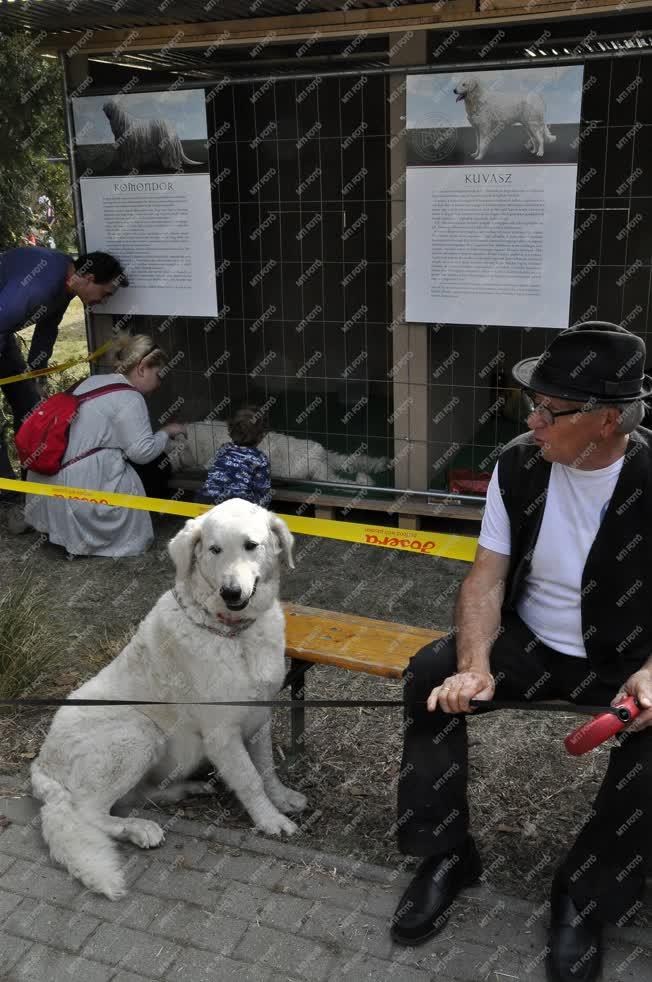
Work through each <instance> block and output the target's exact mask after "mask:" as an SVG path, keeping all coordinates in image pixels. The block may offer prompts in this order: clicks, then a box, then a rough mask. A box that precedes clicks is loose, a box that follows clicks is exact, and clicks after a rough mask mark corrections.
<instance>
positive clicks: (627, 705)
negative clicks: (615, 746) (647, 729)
mask: <svg viewBox="0 0 652 982" xmlns="http://www.w3.org/2000/svg"><path fill="white" fill-rule="evenodd" d="M613 709H614V712H611V713H600V715H599V716H594V717H593V719H591V720H589V722H588V723H583V724H582V726H579V727H578V728H577V729H576V730H573V732H572V733H569V734H568V736H567V737H566V739H565V740H564V745H565V747H566V750H567V751H568V753H569V754H572V756H573V757H580V756H581V755H582V754H585V753H588V751H589V750H593V749H594V748H595V747H598V746H599V745H600V744H601V743H604V741H605V740H608V739H609V737H612V736H615V734H616V733H620V731H621V730H623V729H624V728H625V727H626V726H627V725H628V724H629V723H631V722H632V720H634V719H636V717H637V716H638V714H639V713H640V711H641V709H640V707H639V705H638V703H637V702H636V699H635V698H634V696H627V698H626V699H623V701H622V702H619V703H618V705H617V706H614V707H613Z"/></svg>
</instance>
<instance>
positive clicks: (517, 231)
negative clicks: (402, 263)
mask: <svg viewBox="0 0 652 982" xmlns="http://www.w3.org/2000/svg"><path fill="white" fill-rule="evenodd" d="M583 71H584V69H583V66H570V67H553V68H529V69H505V70H501V71H484V72H468V73H465V74H463V75H460V74H453V73H450V74H449V73H446V74H436V75H412V76H408V79H407V175H406V215H407V222H406V314H405V316H406V320H407V321H416V322H429V323H432V322H436V323H450V324H496V325H505V326H514V327H550V328H563V327H567V326H568V319H569V308H570V290H571V266H572V255H573V229H574V218H575V215H574V213H575V194H576V184H577V158H578V148H579V142H580V141H579V125H580V106H581V99H582V79H583Z"/></svg>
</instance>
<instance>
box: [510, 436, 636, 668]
mask: <svg viewBox="0 0 652 982" xmlns="http://www.w3.org/2000/svg"><path fill="white" fill-rule="evenodd" d="M550 470H551V465H550V464H549V463H547V462H546V461H545V460H544V459H543V457H542V455H541V451H540V449H539V448H538V447H537V445H536V444H535V443H534V441H533V438H532V434H531V433H525V434H523V435H521V436H519V437H517V438H516V439H515V440H512V442H511V443H508V444H507V446H506V447H505V449H504V450H503V452H502V453H501V455H500V457H499V460H498V483H499V485H500V490H501V494H502V496H503V502H504V504H505V509H506V511H507V515H508V517H509V524H510V530H511V555H510V564H509V572H508V574H507V582H506V585H505V599H504V603H503V608H504V609H506V610H514V609H515V607H516V604H517V601H518V599H519V597H520V595H521V592H522V590H523V586H524V581H525V577H526V576H527V574H528V572H529V570H530V565H531V560H532V553H533V552H534V547H535V545H536V542H537V538H538V535H539V529H540V527H541V520H542V518H543V510H544V508H545V504H546V495H547V492H548V482H549V481H550ZM651 484H652V431H650V430H647V429H644V428H643V427H641V426H639V427H638V428H637V429H636V430H635V431H634V432H633V433H631V434H630V438H629V442H628V445H627V451H626V453H625V459H624V461H623V467H622V470H621V472H620V475H619V477H618V481H617V483H616V486H615V488H614V492H613V495H612V497H611V501H610V502H609V506H608V508H607V511H606V512H605V515H604V518H603V520H602V524H601V525H600V528H599V530H598V533H597V535H596V537H595V539H594V540H593V545H592V546H591V549H590V550H589V554H588V556H587V558H586V563H585V565H584V571H583V573H582V591H581V606H582V633H583V635H584V646H585V648H586V653H587V656H588V659H589V661H590V663H591V667H592V668H593V670H594V671H595V672H596V674H597V675H598V677H599V678H601V679H602V680H603V681H605V682H607V683H609V684H614V685H618V684H619V683H620V682H621V681H622V680H623V679H625V678H627V677H628V676H629V675H631V674H633V672H635V671H636V670H637V669H639V668H641V667H642V665H643V663H644V662H645V661H646V660H647V659H648V658H649V657H650V656H651V655H652V486H651ZM563 562H564V547H563V544H560V552H559V565H560V567H561V566H562V564H563Z"/></svg>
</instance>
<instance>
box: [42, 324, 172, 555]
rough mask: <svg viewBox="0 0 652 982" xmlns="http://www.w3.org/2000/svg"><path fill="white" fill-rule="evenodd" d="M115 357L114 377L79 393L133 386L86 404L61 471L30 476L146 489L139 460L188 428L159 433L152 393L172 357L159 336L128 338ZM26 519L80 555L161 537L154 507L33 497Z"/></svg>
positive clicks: (133, 551)
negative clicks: (148, 509)
mask: <svg viewBox="0 0 652 982" xmlns="http://www.w3.org/2000/svg"><path fill="white" fill-rule="evenodd" d="M113 361H114V373H113V374H111V375H93V376H91V377H90V378H87V379H84V380H83V381H82V382H80V383H79V385H77V387H76V388H75V390H74V392H75V395H83V394H84V393H87V392H91V391H92V390H93V389H98V388H101V387H102V386H105V385H113V384H120V383H121V384H122V385H126V386H127V388H125V389H120V390H118V391H114V392H110V393H106V394H102V395H98V396H97V397H96V398H95V399H89V400H88V401H85V402H82V403H81V404H80V406H79V410H78V413H77V416H76V417H75V419H74V421H73V423H72V425H71V427H70V438H69V441H68V447H67V449H66V453H65V456H64V459H63V464H62V467H61V470H60V471H59V472H58V473H57V474H52V475H50V476H49V477H46V476H44V475H43V474H35V473H33V472H32V471H28V474H27V480H28V481H40V482H44V483H51V484H65V485H67V486H68V487H73V488H91V489H97V490H98V491H111V492H117V493H121V494H138V495H143V494H144V493H145V491H144V488H143V484H142V481H141V480H140V478H139V476H138V474H137V473H136V471H135V470H134V468H133V467H132V464H146V463H148V462H149V461H151V460H154V459H155V458H156V457H158V456H159V455H160V454H162V453H164V452H165V451H166V449H167V446H168V440H169V438H170V437H171V436H175V435H177V434H178V433H184V432H185V426H183V425H181V424H180V423H168V424H167V425H166V426H164V427H163V428H162V429H160V430H158V432H156V433H153V432H152V428H151V426H150V422H149V414H148V412H147V405H146V403H145V397H146V396H147V395H149V394H150V393H151V392H154V391H155V390H156V389H158V387H159V385H160V384H161V379H160V377H159V368H160V367H161V366H162V365H164V364H165V363H166V361H167V358H166V355H165V353H164V352H163V351H162V350H161V348H159V347H157V346H156V345H155V344H153V342H152V340H151V338H149V337H147V336H146V335H144V334H137V335H135V336H134V337H131V336H129V335H123V336H122V337H120V338H119V340H118V343H117V346H116V348H115V349H114V355H113ZM99 497H101V496H99ZM25 521H26V522H27V523H28V524H29V525H31V526H32V527H33V528H35V529H36V530H37V531H39V532H45V533H46V534H47V535H48V536H49V538H50V542H54V543H56V545H60V546H63V547H64V549H66V551H67V552H68V553H69V555H72V556H116V557H117V556H138V555H140V554H141V553H143V552H145V550H146V549H147V548H148V547H149V546H150V545H151V543H152V541H153V539H154V530H153V528H152V520H151V518H150V516H149V512H146V511H136V510H134V509H131V508H118V507H113V506H107V505H92V504H87V503H85V502H80V501H73V500H70V499H67V498H65V499H56V498H50V497H44V496H43V497H42V496H38V495H28V501H27V504H26V506H25Z"/></svg>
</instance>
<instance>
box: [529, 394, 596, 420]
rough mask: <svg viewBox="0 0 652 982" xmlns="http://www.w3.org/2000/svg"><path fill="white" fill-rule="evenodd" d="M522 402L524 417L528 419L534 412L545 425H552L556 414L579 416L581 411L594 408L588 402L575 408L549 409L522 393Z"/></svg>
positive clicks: (584, 411)
mask: <svg viewBox="0 0 652 982" xmlns="http://www.w3.org/2000/svg"><path fill="white" fill-rule="evenodd" d="M523 404H524V406H525V419H526V420H527V419H529V417H530V416H532V415H533V414H534V413H536V415H537V416H539V417H540V418H541V419H542V420H543V422H544V423H545V424H546V426H554V423H555V420H556V419H557V417H558V416H579V415H580V414H582V413H586V412H590V411H591V409H593V408H595V407H594V406H592V405H591V404H590V403H588V404H587V405H586V406H580V407H579V408H577V409H549V408H548V406H544V405H542V403H537V402H534V400H533V399H531V398H530V396H528V395H525V394H523Z"/></svg>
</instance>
